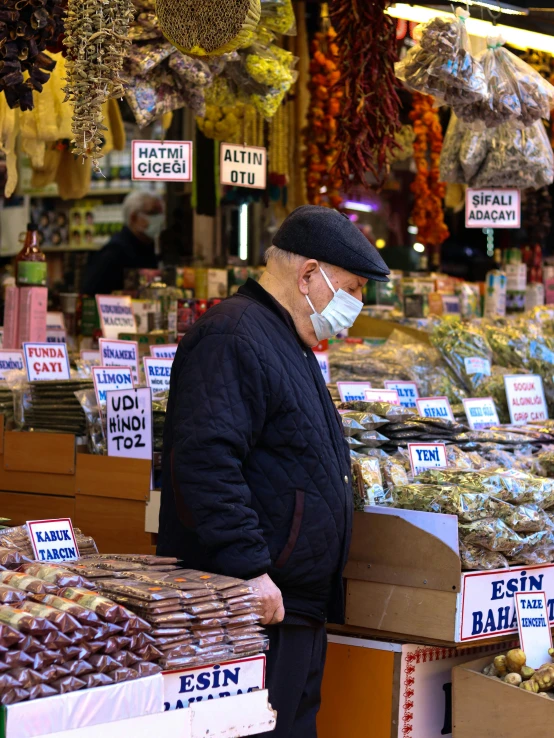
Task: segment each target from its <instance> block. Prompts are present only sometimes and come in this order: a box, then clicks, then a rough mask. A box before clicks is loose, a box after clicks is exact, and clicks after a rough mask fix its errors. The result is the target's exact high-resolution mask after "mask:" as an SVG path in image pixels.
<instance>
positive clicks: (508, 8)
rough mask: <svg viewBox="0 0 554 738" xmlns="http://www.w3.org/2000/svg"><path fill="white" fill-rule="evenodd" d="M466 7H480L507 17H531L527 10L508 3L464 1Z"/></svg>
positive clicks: (481, 0) (476, 0)
mask: <svg viewBox="0 0 554 738" xmlns="http://www.w3.org/2000/svg"><path fill="white" fill-rule="evenodd" d="M464 4H465V5H479V6H480V7H482V8H487V10H492V11H493V12H494V13H505V14H506V15H529V10H528V9H527V8H519V7H518V6H517V5H508V4H507V3H495V2H485V0H464Z"/></svg>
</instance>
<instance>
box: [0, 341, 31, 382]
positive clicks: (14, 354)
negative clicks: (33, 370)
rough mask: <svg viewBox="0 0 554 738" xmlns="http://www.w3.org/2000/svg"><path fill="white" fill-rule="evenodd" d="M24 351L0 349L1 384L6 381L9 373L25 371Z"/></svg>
mask: <svg viewBox="0 0 554 738" xmlns="http://www.w3.org/2000/svg"><path fill="white" fill-rule="evenodd" d="M24 368H25V365H24V363H23V351H18V350H15V349H0V382H3V381H5V379H6V374H7V373H8V372H14V371H17V370H18V369H19V370H21V369H24Z"/></svg>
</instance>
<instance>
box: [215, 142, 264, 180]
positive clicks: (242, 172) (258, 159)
mask: <svg viewBox="0 0 554 738" xmlns="http://www.w3.org/2000/svg"><path fill="white" fill-rule="evenodd" d="M219 171H220V182H221V184H223V185H232V186H236V187H252V188H254V189H259V190H265V187H266V175H267V152H266V149H265V148H264V147H262V146H239V145H238V144H228V143H222V144H221V161H220V165H219Z"/></svg>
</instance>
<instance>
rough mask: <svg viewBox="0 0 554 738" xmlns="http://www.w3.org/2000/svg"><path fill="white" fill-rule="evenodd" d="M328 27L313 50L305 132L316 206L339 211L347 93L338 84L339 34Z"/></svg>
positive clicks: (309, 185)
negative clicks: (341, 133)
mask: <svg viewBox="0 0 554 738" xmlns="http://www.w3.org/2000/svg"><path fill="white" fill-rule="evenodd" d="M326 25H327V27H326V28H323V29H322V30H321V31H320V32H319V33H316V35H315V38H314V40H313V41H312V44H311V48H310V51H311V59H310V82H309V84H308V89H309V91H310V107H309V109H308V125H307V127H306V131H305V146H306V170H307V173H308V174H307V178H306V189H307V195H308V201H309V202H310V203H311V204H312V205H328V206H329V207H332V208H338V207H340V205H341V203H342V198H341V196H340V194H339V190H340V188H341V186H342V178H341V176H340V174H339V173H338V171H337V169H336V168H335V166H334V165H335V161H336V159H337V156H338V153H339V143H338V138H337V131H338V127H339V115H340V112H341V107H342V106H341V98H342V96H343V94H344V93H343V90H342V89H341V88H340V86H339V84H338V83H339V81H340V72H339V71H338V61H339V49H338V46H337V44H336V43H335V38H336V35H337V34H336V33H335V30H334V28H333V27H332V26H331V25H330V24H329V22H328V21H327V24H326ZM322 190H323V192H322Z"/></svg>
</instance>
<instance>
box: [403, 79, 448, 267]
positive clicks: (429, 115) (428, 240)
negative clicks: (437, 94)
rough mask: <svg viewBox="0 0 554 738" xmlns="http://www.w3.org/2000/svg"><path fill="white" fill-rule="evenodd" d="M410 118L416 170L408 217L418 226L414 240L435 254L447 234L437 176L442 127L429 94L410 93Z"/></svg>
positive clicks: (440, 186)
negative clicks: (411, 96)
mask: <svg viewBox="0 0 554 738" xmlns="http://www.w3.org/2000/svg"><path fill="white" fill-rule="evenodd" d="M410 119H411V120H412V121H413V124H414V133H415V137H416V140H415V143H414V160H415V163H416V167H417V174H416V177H415V179H414V181H413V182H412V185H411V189H412V192H413V193H414V195H415V199H414V206H413V209H412V220H413V223H414V225H416V226H417V229H418V235H417V238H418V241H420V242H421V243H422V244H424V245H425V246H429V247H430V248H431V250H432V252H433V253H434V254H438V250H439V247H440V245H441V244H442V243H443V242H444V241H445V240H446V239H447V238H448V236H449V235H450V234H449V231H448V228H447V227H446V224H445V222H444V209H443V200H444V195H445V192H446V185H445V184H443V183H442V182H440V180H439V163H440V153H441V149H442V128H441V124H440V120H439V116H438V114H437V111H436V108H434V107H433V98H432V97H429V95H422V94H420V93H419V92H415V93H414V94H413V102H412V110H411V112H410Z"/></svg>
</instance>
